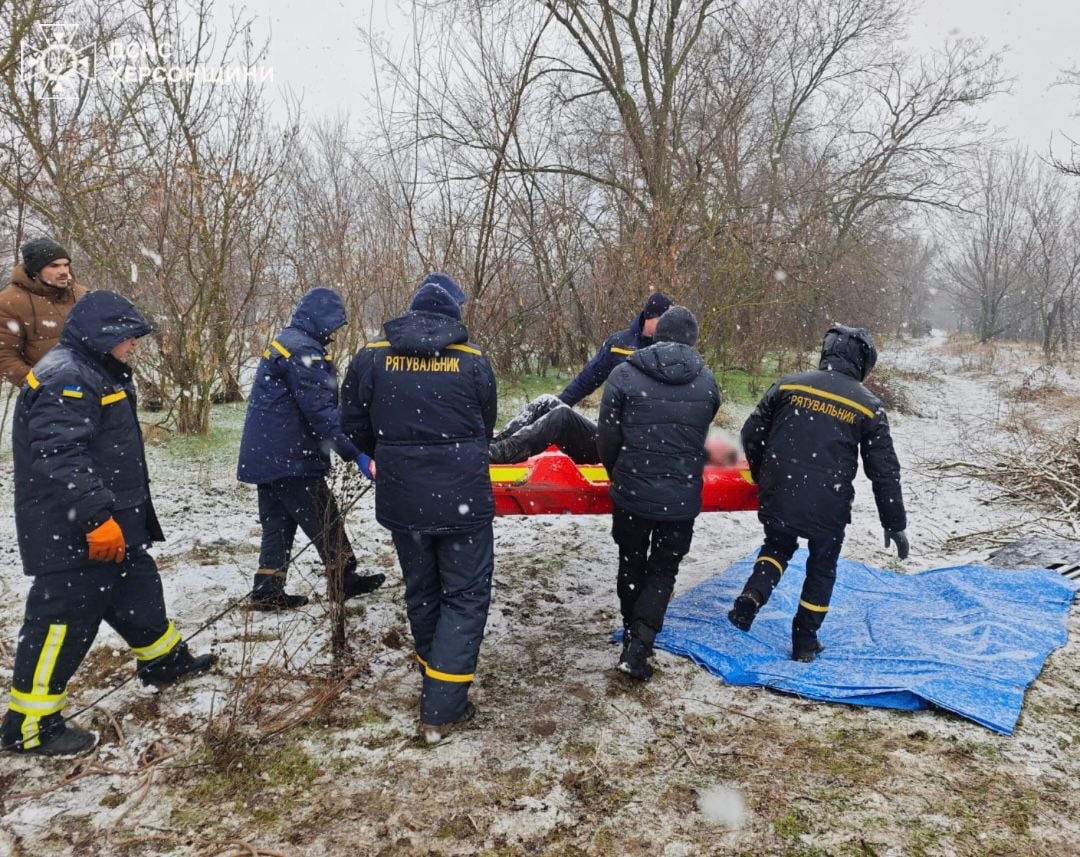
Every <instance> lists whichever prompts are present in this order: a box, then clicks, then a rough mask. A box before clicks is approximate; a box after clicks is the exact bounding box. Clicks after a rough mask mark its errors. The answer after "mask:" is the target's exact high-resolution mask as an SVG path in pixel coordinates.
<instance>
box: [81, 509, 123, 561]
mask: <svg viewBox="0 0 1080 857" xmlns="http://www.w3.org/2000/svg"><path fill="white" fill-rule="evenodd" d="M86 543H87V544H88V545H90V559H92V560H96V561H97V562H123V561H124V554H125V550H124V531H123V530H121V529H120V525H119V524H118V523H116V518H109V520H107V521H106V522H105V523H104V524H102V525H101V526H100V527H98V528H97V529H96V530H91V531H90V532H88V533H87V534H86Z"/></svg>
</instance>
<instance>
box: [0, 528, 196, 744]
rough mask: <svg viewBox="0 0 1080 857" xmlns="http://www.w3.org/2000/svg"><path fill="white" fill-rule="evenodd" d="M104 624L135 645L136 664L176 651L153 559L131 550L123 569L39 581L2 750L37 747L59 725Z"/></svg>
mask: <svg viewBox="0 0 1080 857" xmlns="http://www.w3.org/2000/svg"><path fill="white" fill-rule="evenodd" d="M102 620H104V621H106V622H108V623H109V625H111V626H112V627H113V628H114V629H115V630H116V632H117V633H118V634H120V636H121V637H123V638H124V641H125V642H126V643H127V644H128V645H129V646H131V648H132V651H133V652H134V654H135V657H136V658H137V659H138V661H139V665H140V666H142V665H143V664H144V663H148V662H150V661H152V660H155V659H157V658H160V657H163V656H164V655H167V654H169V653H170V652H172V651H173V650H174V649H175V648H176V646H177V645H178V644H179V643H180V633H179V632H178V631H177V630H176V628H175V627H173V624H172V622H170V621H169V619H168V616H167V615H166V614H165V596H164V594H163V592H162V589H161V577H160V576H159V575H158V570H157V565H156V564H155V563H154V559H153V557H151V556H150V554H148V553H147V552H146V551H145V550H144V549H142V548H128V553H127V557H126V558H125V559H124V562H123V563H121V564H119V565H116V564H101V565H88V566H86V567H85V568H83V569H79V570H77V571H61V572H52V573H50V574H43V575H40V576H38V577H35V578H34V583H33V585H32V586H31V587H30V594H29V595H28V596H27V599H26V615H25V618H24V620H23V626H22V630H21V631H20V632H19V647H18V649H17V651H16V652H15V668H14V670H13V675H12V687H11V702H10V706H9V711H8V713H7V716H6V717H5V719H4V724H3V742H4V744H5V745H6V744H16V743H19V742H20V741H21V742H22V743H23V745H24V746H25V747H27V748H33V747H36V746H37V745H38V744H39V743H41V742H40V735H47V734H48V733H49V732H50V730H52V729H56V728H58V727H59V726H60V725H61V711H62V710H63V708H64V703H65V697H66V695H67V694H66V688H67V684H68V681H69V680H70V679H71V677H72V675H74V674H75V670H76V669H78V667H79V664H81V663H82V660H83V658H84V657H85V656H86V653H87V651H88V650H89V649H90V645H91V644H92V643H93V642H94V638H95V637H96V636H97V632H98V628H99V626H100V625H101V622H102Z"/></svg>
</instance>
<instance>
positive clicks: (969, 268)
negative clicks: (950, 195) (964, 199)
mask: <svg viewBox="0 0 1080 857" xmlns="http://www.w3.org/2000/svg"><path fill="white" fill-rule="evenodd" d="M1029 170H1030V158H1029V156H1028V155H1027V154H1026V153H1024V152H1021V151H1014V152H1010V153H1004V154H1003V153H991V154H990V155H988V156H986V157H985V158H984V159H983V161H982V164H981V169H980V172H979V175H978V188H977V190H976V193H975V194H974V198H973V199H972V201H971V203H972V206H973V207H974V208H975V210H976V214H974V215H970V216H967V217H964V218H963V219H962V220H960V221H958V222H957V223H956V224H955V225H954V227H953V231H952V233H951V234H950V236H949V238H950V242H951V244H952V246H953V247H954V248H955V249H954V250H953V251H952V252H951V253H950V254H949V255H948V256H946V259H945V261H944V269H945V272H946V275H947V277H948V288H949V291H950V293H951V295H952V297H953V300H954V303H955V305H956V307H957V309H958V310H960V312H961V313H962V314H963V315H964V316H965V317H966V318H967V319H968V320H969V321H970V323H971V324H972V326H973V328H974V330H975V334H976V335H977V336H978V338H979V341H980V342H986V341H988V340H990V339H993V338H994V337H997V336H1000V335H1001V334H1002V333H1005V332H1006V331H1008V330H1009V329H1010V327H1011V328H1012V329H1013V330H1016V328H1017V327H1018V324H1017V313H1018V312H1022V307H1023V306H1024V305H1025V302H1024V300H1023V298H1024V295H1023V294H1022V290H1023V287H1024V284H1025V280H1026V277H1027V274H1028V266H1029V265H1030V264H1031V261H1032V258H1033V254H1034V252H1035V247H1036V242H1035V240H1034V237H1035V236H1034V234H1033V229H1032V226H1031V222H1030V220H1029V219H1028V217H1027V216H1026V213H1025V211H1024V193H1025V191H1026V186H1027V180H1028V173H1029Z"/></svg>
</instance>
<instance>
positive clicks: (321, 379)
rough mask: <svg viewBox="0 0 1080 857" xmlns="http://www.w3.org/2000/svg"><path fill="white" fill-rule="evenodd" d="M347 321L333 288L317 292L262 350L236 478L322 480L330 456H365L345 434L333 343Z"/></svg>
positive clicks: (303, 300) (304, 300)
mask: <svg viewBox="0 0 1080 857" xmlns="http://www.w3.org/2000/svg"><path fill="white" fill-rule="evenodd" d="M343 324H345V307H344V306H343V305H342V303H341V298H339V297H338V296H337V294H336V293H335V292H333V291H331V290H330V289H321V288H320V289H312V290H311V291H310V292H308V293H307V294H306V295H304V297H303V298H301V300H300V303H299V304H298V305H297V307H296V311H295V312H294V313H293V317H292V321H291V323H290V324H289V326H288V327H286V328H285V329H284V330H283V331H281V333H280V334H278V336H277V337H276V338H275V339H273V340H272V341H271V342H270V347H269V348H267V349H266V350H265V351H264V352H263V357H262V360H260V361H259V366H258V369H257V370H256V372H255V383H254V384H253V385H252V387H251V397H250V399H249V400H248V410H247V417H246V418H245V420H244V434H243V436H242V437H241V439H240V460H239V463H238V465H237V468H236V478H237V479H239V480H240V481H241V482H249V483H253V484H259V483H265V482H273V481H274V480H276V479H286V478H290V477H312V478H314V477H318V476H321V475H322V474H324V473H326V471H327V470H328V469H329V468H330V451H331V450H333V451H334V452H336V453H337V454H338V455H339V456H340V457H341V458H343V459H344V460H345V461H352V460H353V459H355V458H356V456H357V455H358V454H359V453H358V450H357V449H356V447H355V446H354V445H353V443H352V441H350V440H349V438H348V437H346V435H345V432H343V431H342V429H341V423H340V419H339V414H338V382H337V369H336V368H335V367H334V362H333V360H332V359H331V357H330V355H329V354H327V353H326V346H327V344H328V343H329V342H330V337H331V335H332V334H333V333H334V331H335V330H337V329H338V328H339V327H341V326H342V325H343Z"/></svg>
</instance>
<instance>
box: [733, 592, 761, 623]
mask: <svg viewBox="0 0 1080 857" xmlns="http://www.w3.org/2000/svg"><path fill="white" fill-rule="evenodd" d="M760 609H761V602H760V601H759V600H758V595H757V592H755V591H754V590H752V589H751V590H750V591H748V592H744V593H743V594H742V595H740V596H739V597H738V598H736V599H735V604H734V606H733V607H732V608H731V609H730V610H728V614H727V617H728V621H730V622H731V624H732V625H734V626H735V627H736V628H738V629H739V630H740V631H749V630H750V626H751V625H753V624H754V618H755V617H756V616H757V614H758V610H760Z"/></svg>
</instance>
